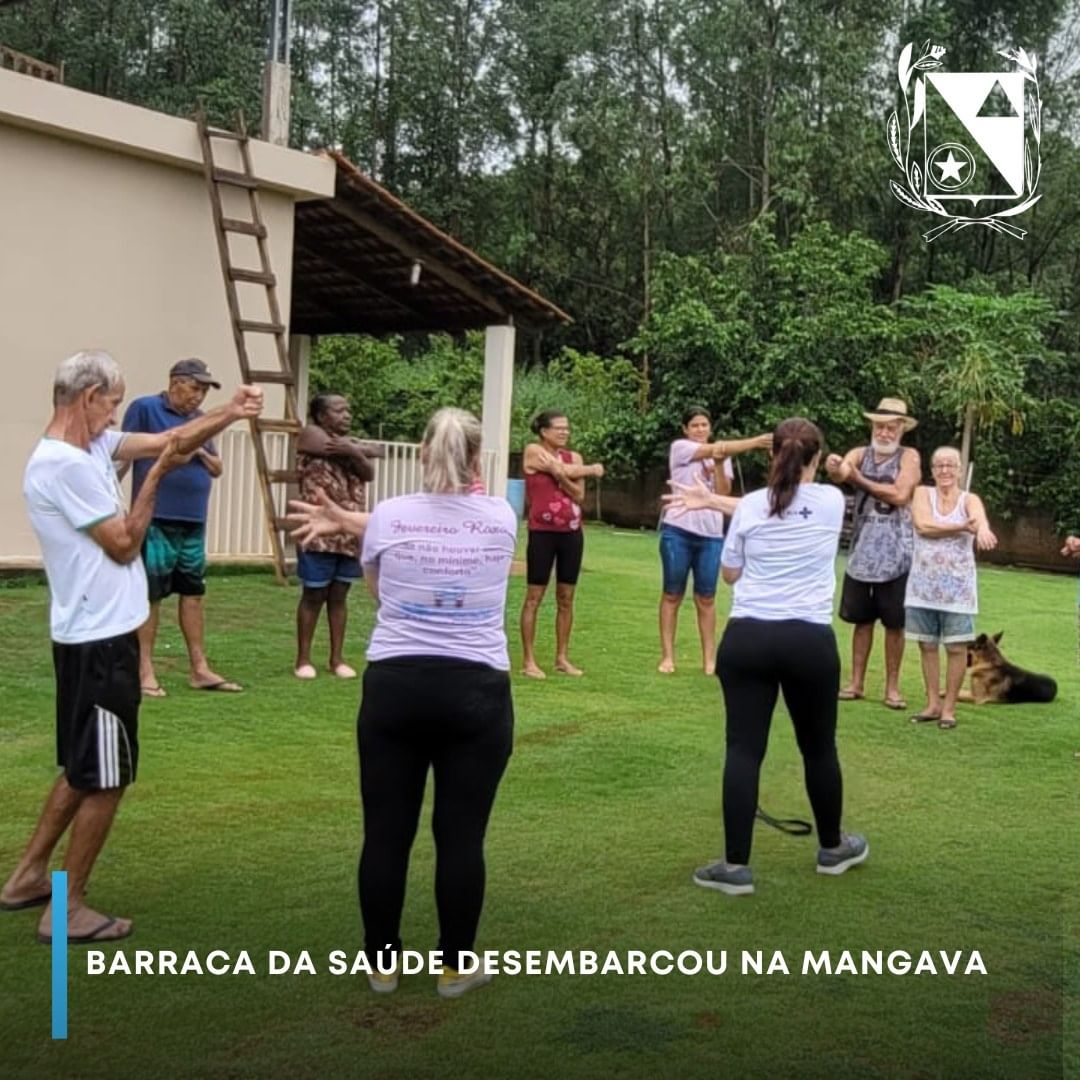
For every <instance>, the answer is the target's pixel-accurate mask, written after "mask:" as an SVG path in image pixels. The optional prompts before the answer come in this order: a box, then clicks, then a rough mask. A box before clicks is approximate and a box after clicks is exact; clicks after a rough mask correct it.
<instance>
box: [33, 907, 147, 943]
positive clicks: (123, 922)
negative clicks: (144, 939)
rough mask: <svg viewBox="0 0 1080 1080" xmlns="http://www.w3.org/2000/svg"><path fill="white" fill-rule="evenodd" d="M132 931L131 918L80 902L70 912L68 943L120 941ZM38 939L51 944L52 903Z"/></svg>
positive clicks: (42, 919)
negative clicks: (95, 908) (116, 915)
mask: <svg viewBox="0 0 1080 1080" xmlns="http://www.w3.org/2000/svg"><path fill="white" fill-rule="evenodd" d="M131 931H132V924H131V920H130V919H121V918H117V917H115V916H112V915H102V914H101V912H100V911H95V910H94V909H93V908H88V907H87V906H86V905H85V904H79V905H78V906H77V907H75V908H72V910H71V911H69V912H68V943H69V944H71V945H85V944H88V943H90V942H95V941H119V940H120V939H121V938H126V937H127V936H128V935H129V934H130V933H131ZM37 936H38V941H41V942H44V943H45V944H49V943H50V942H51V941H52V905H51V904H50V905H49V906H48V907H47V908H46V909H45V912H44V914H42V916H41V921H40V922H39V923H38V929H37Z"/></svg>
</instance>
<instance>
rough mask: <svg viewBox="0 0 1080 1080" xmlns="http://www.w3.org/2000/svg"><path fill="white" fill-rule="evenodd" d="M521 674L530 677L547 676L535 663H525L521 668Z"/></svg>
mask: <svg viewBox="0 0 1080 1080" xmlns="http://www.w3.org/2000/svg"><path fill="white" fill-rule="evenodd" d="M521 674H522V675H527V676H528V677H529V678H530V679H546V678H547V675H545V674H544V672H542V671H541V670H540V669H539V668H538V667H537V666H536V665H535V664H525V665H524V666H523V667H522V669H521Z"/></svg>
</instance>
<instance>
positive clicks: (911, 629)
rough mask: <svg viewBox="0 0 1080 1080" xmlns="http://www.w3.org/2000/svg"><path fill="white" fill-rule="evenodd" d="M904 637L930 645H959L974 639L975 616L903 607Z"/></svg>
mask: <svg viewBox="0 0 1080 1080" xmlns="http://www.w3.org/2000/svg"><path fill="white" fill-rule="evenodd" d="M904 637H906V638H907V639H908V641H922V642H926V643H928V644H931V645H960V644H962V643H964V642H967V641H974V640H975V616H974V615H960V614H958V613H957V612H955V611H936V610H934V609H933V608H924V607H907V608H904Z"/></svg>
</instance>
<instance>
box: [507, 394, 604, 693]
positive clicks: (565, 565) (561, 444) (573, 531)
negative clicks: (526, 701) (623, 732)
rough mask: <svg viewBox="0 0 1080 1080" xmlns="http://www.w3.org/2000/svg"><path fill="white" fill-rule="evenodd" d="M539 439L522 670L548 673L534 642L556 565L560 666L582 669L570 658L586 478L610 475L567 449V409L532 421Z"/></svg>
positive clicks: (530, 483) (528, 462) (534, 454)
mask: <svg viewBox="0 0 1080 1080" xmlns="http://www.w3.org/2000/svg"><path fill="white" fill-rule="evenodd" d="M531 426H532V430H533V432H534V433H535V434H536V435H537V436H538V441H537V442H535V443H530V444H529V445H528V446H527V447H525V457H524V461H523V467H524V472H525V497H526V499H527V500H528V505H529V515H528V523H529V545H528V549H527V555H526V563H527V568H528V569H527V578H526V581H527V587H526V591H525V603H524V605H523V607H522V609H521V651H522V671H523V672H524V674H526V675H528V676H530V677H532V678H534V679H543V678H545V677H546V676H545V675H544V672H543V670H542V669H541V668H540V666H539V665H538V664H537V662H536V655H535V653H534V651H533V646H534V643H535V641H536V613H537V610H538V609H539V607H540V601H541V600H543V599H544V593H545V592H546V591H547V586H548V581H549V580H550V579H551V569H552V567H553V566H554V567H555V601H556V605H557V611H556V615H555V669H556V671H561V672H562V673H563V674H564V675H580V674H582V672H581V669H580V668H578V667H575V666H574V665H573V664H572V663H570V657H569V655H568V649H569V646H570V629H571V627H572V626H573V624H574V588H575V586H576V585H577V579H578V574H579V573H580V571H581V556H582V550H583V547H584V536H583V535H582V531H581V504H582V502H584V500H585V478H586V477H588V476H595V477H597V478H599V477H601V476H603V475H604V466H603V465H600V464H596V465H586V464H585V463H584V462H583V461H582V458H581V455H580V454H579V453H576V452H575V451H573V450H567V448H566V444H567V443H568V442H569V441H570V423H569V421H568V420H567V419H566V415H565V414H564V413H561V412H556V411H549V412H542V413H541V414H540V415H539V416H537V417H536V419H535V420H533V422H532V425H531Z"/></svg>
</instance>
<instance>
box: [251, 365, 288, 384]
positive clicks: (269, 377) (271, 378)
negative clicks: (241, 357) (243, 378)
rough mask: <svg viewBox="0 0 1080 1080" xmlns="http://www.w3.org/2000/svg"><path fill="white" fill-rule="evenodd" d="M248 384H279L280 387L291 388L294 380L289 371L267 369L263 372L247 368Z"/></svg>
mask: <svg viewBox="0 0 1080 1080" xmlns="http://www.w3.org/2000/svg"><path fill="white" fill-rule="evenodd" d="M248 382H253V383H259V382H265V383H279V384H280V385H281V386H292V385H293V384H294V383H295V382H296V380H295V379H294V378H293V373H292V372H291V371H282V370H281V369H280V368H268V369H266V370H264V371H257V370H256V369H254V368H249V369H248Z"/></svg>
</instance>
